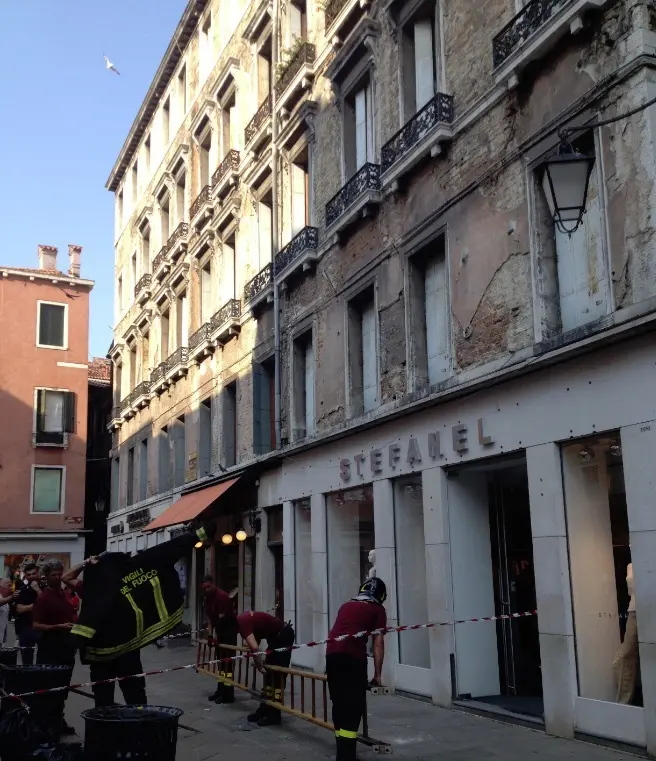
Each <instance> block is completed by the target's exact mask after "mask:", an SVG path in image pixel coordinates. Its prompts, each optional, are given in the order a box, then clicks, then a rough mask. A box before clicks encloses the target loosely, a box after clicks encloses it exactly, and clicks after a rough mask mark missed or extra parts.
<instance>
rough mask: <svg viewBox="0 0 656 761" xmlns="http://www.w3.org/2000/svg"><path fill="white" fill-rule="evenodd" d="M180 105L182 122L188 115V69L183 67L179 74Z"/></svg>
mask: <svg viewBox="0 0 656 761" xmlns="http://www.w3.org/2000/svg"><path fill="white" fill-rule="evenodd" d="M178 103H179V104H180V121H182V119H184V116H185V114H186V113H187V67H186V66H183V67H182V68H181V69H180V71H179V73H178Z"/></svg>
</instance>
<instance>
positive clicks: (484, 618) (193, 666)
mask: <svg viewBox="0 0 656 761" xmlns="http://www.w3.org/2000/svg"><path fill="white" fill-rule="evenodd" d="M537 614H538V612H537V610H530V611H526V612H525V613H508V614H504V615H500V616H481V617H480V618H466V619H461V620H455V621H441V622H439V623H430V624H412V625H405V626H388V627H386V628H385V629H373V630H372V631H361V632H357V633H356V634H342V635H340V636H339V637H327V638H326V639H322V640H318V641H316V642H305V643H303V644H301V645H289V646H287V647H276V648H273V649H268V650H259V651H257V652H255V653H241V654H240V655H233V656H228V657H225V658H217V659H215V660H211V661H203V662H202V663H189V664H185V665H183V666H171V667H170V668H167V669H156V670H154V671H144V672H143V673H141V674H130V675H128V676H118V677H113V678H112V679H98V680H97V681H95V682H81V683H80V684H71V685H68V686H67V687H50V688H48V689H45V690H33V691H32V692H21V693H19V694H15V693H9V694H8V697H10V698H15V699H16V700H18V701H20V702H22V698H27V697H30V696H32V695H44V694H45V693H47V692H61V691H63V690H78V689H80V688H81V687H93V686H94V685H95V684H109V683H111V682H121V681H123V680H124V679H134V678H135V677H136V678H139V677H144V678H145V677H148V676H156V675H157V674H171V673H173V672H174V671H185V670H188V669H196V668H198V667H199V666H211V665H213V664H215V663H228V662H229V661H239V660H246V659H248V658H255V657H256V656H258V655H264V656H266V655H269V653H285V652H290V651H293V650H301V649H302V648H306V647H318V646H319V645H327V644H328V643H330V642H343V641H344V640H345V639H360V638H362V637H367V638H369V637H371V636H375V635H377V634H383V635H384V634H392V633H393V632H405V631H415V630H417V629H435V628H437V627H440V626H455V625H456V624H477V623H481V622H483V621H506V620H508V619H513V618H528V617H530V616H537Z"/></svg>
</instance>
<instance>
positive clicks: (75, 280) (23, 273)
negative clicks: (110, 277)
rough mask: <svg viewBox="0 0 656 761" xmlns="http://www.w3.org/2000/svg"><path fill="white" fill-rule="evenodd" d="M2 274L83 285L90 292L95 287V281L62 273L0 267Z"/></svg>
mask: <svg viewBox="0 0 656 761" xmlns="http://www.w3.org/2000/svg"><path fill="white" fill-rule="evenodd" d="M0 273H1V274H2V277H9V276H10V275H13V276H15V277H24V278H26V279H27V280H47V281H48V282H50V283H65V284H66V285H71V286H78V285H81V286H84V287H85V288H89V290H91V289H92V288H93V286H94V285H95V281H93V280H83V279H82V278H79V277H71V276H70V275H64V274H61V273H56V272H48V271H47V270H43V272H39V271H38V270H21V269H20V268H18V269H13V268H12V267H0Z"/></svg>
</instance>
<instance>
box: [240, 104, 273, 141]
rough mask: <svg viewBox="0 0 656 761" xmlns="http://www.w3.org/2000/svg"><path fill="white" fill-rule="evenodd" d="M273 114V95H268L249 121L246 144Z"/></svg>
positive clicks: (246, 130)
mask: <svg viewBox="0 0 656 761" xmlns="http://www.w3.org/2000/svg"><path fill="white" fill-rule="evenodd" d="M270 116H271V95H267V97H266V98H265V99H264V102H263V103H262V104H261V105H260V107H259V108H258V109H257V111H256V112H255V116H254V117H253V118H252V119H251V120H250V121H249V122H248V124H247V125H246V129H245V130H244V145H248V144H249V143H250V141H251V140H252V139H253V138H254V137H255V135H256V134H257V131H258V130H259V129H260V127H261V126H262V125H263V124H264V122H265V121H266V120H267V119H268V118H269V117H270Z"/></svg>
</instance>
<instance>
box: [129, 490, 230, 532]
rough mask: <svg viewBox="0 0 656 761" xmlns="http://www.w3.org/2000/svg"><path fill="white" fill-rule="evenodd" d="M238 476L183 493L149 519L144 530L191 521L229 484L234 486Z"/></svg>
mask: <svg viewBox="0 0 656 761" xmlns="http://www.w3.org/2000/svg"><path fill="white" fill-rule="evenodd" d="M237 481H239V479H238V478H233V479H232V480H230V481H223V482H222V483H220V484H216V485H215V486H208V487H207V488H206V489H199V490H198V491H194V492H192V493H191V494H185V495H184V496H183V497H180V499H179V500H178V501H177V502H174V503H173V504H172V505H171V507H169V508H168V510H164V512H163V513H162V514H161V515H160V516H158V517H157V518H155V520H154V521H151V522H150V523H149V524H148V525H147V526H146V528H145V529H144V531H156V530H157V529H159V528H166V527H167V526H175V525H176V524H177V523H187V521H192V520H193V519H194V518H198V516H199V515H200V514H201V513H202V512H203V511H204V510H206V509H207V508H208V507H209V506H210V505H211V504H212V503H213V502H215V501H216V500H217V499H218V498H219V497H220V496H222V495H223V494H225V493H226V492H227V491H228V489H229V488H230V487H231V486H234V485H235V484H236V483H237Z"/></svg>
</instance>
